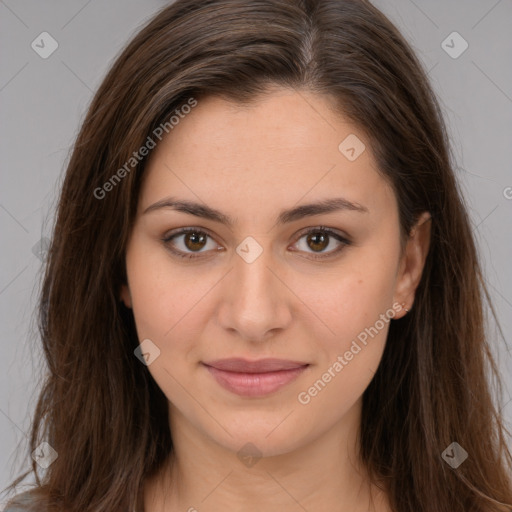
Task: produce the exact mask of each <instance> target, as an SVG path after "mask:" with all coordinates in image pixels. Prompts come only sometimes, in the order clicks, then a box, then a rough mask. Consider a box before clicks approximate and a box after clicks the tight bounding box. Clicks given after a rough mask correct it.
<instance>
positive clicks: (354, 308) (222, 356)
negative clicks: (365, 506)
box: [121, 89, 427, 455]
mask: <svg viewBox="0 0 512 512" xmlns="http://www.w3.org/2000/svg"><path fill="white" fill-rule="evenodd" d="M347 137H349V139H347ZM345 139H347V141H346V142H343V141H345ZM340 144H341V146H340ZM362 144H364V146H363V145H362ZM350 148H353V149H354V150H353V151H352V150H351V149H350ZM364 148H365V149H364ZM306 205H308V206H306ZM309 205H312V206H309ZM314 205H316V206H314ZM185 230H186V231H185ZM421 233H422V231H418V234H416V235H415V236H413V237H412V238H411V239H410V241H409V243H408V245H407V248H406V250H405V252H404V253H402V252H401V250H400V230H399V219H398V209H397V201H396V197H395V195H394V192H393V190H392V188H391V186H390V185H389V184H388V183H387V181H386V180H385V179H384V178H383V177H382V176H381V175H380V174H379V173H378V172H377V168H376V164H375V161H374V159H373V156H372V153H371V147H370V141H369V140H367V139H366V138H365V136H364V134H363V133H361V132H360V131H359V130H358V129H357V128H356V127H355V126H353V125H351V124H350V123H349V122H347V121H346V120H345V119H343V118H342V117H340V115H339V114H335V113H334V112H333V111H331V109H330V108H329V103H328V102H327V99H326V98H324V97H321V96H318V95H314V94H313V93H309V92H305V91H303V92H301V93H297V92H295V91H289V90H286V89H276V90H274V91H272V92H269V93H268V94H266V95H264V96H262V97H260V98H258V100H257V101H255V102H254V103H252V104H251V105H250V106H248V107H242V106H240V105H236V104H233V103H231V102H226V101H224V100H222V99H220V98H215V97H210V98H207V99H204V100H201V101H199V102H198V104H197V106H196V107H195V108H194V109H192V111H191V112H190V113H189V114H188V115H186V116H185V117H184V118H182V119H181V120H180V122H179V124H178V125H176V126H174V128H173V130H172V131H171V132H170V133H169V135H167V136H166V138H163V140H162V142H160V143H159V144H158V145H157V147H156V148H155V149H153V153H152V155H151V159H150V161H149V164H148V167H147V170H146V176H145V180H144V183H143V187H142V190H141V194H140V198H139V205H138V213H137V218H136V222H135V225H134V228H133V232H132V236H131V239H130V242H129V245H128V247H127V253H126V266H127V284H126V286H124V287H123V289H122V292H121V298H122V300H123V301H124V303H125V304H126V305H127V306H128V307H130V308H132V309H133V314H134V317H135V322H136V327H137V333H138V337H139V340H140V342H141V343H142V345H141V347H142V351H143V352H145V353H148V354H149V356H147V357H148V360H147V362H148V363H149V365H148V369H149V371H150V372H151V374H152V376H153V377H154V379H155V381H156V382H157V383H158V385H159V386H160V388H161V389H162V391H163V392H164V394H165V395H166V396H167V398H168V400H169V404H170V424H171V431H172V428H173V426H176V428H179V427H180V426H183V425H186V426H187V428H188V429H190V430H191V431H193V432H195V433H197V434H198V435H199V436H200V437H201V438H203V439H208V440H213V441H214V442H215V444H216V445H220V446H222V447H224V448H227V449H229V450H232V451H233V452H237V451H238V450H239V449H240V448H241V447H242V446H244V445H246V443H252V444H254V445H255V446H256V447H257V448H258V450H260V451H261V452H262V453H263V454H265V455H277V454H282V453H287V452H291V451H293V450H296V449H299V448H301V447H304V446H306V445H307V444H308V443H312V442H313V441H315V439H318V438H320V437H321V436H322V435H323V434H325V433H326V432H328V431H332V429H333V428H336V427H337V426H341V425H343V424H344V422H346V421H347V418H349V417H352V416H351V415H352V413H353V411H354V410H356V409H357V407H358V406H359V405H360V403H361V396H362V393H363V392H364V390H365V389H366V387H367V386H368V384H369V383H370V381H371V379H372V377H373V375H374V373H375V371H376V369H377V367H378V365H379V362H380V359H381V356H382V353H383V349H384V346H385V341H386V336H387V332H388V329H389V324H390V322H391V321H399V320H398V319H399V318H400V317H401V316H403V315H404V314H405V311H404V310H403V308H402V306H401V305H400V304H401V303H405V307H407V308H410V307H411V304H412V302H413V299H414V290H415V288H416V286H417V284H418V282H419V279H420V276H421V270H422V267H423V263H424V258H425V255H426V251H427V243H426V242H425V240H426V235H425V236H423V235H422V234H421ZM143 340H146V341H143ZM148 340H149V341H148ZM232 358H236V359H237V360H235V361H232V360H231V361H230V359H232ZM268 359H272V360H278V361H272V360H271V361H263V362H262V360H268ZM219 360H220V362H219ZM226 360H228V361H226ZM252 363H256V364H254V365H253V364H252ZM141 364H142V363H141Z"/></svg>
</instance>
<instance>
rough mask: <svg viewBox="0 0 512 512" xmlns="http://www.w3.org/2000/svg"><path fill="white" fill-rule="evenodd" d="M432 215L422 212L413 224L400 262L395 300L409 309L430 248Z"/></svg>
mask: <svg viewBox="0 0 512 512" xmlns="http://www.w3.org/2000/svg"><path fill="white" fill-rule="evenodd" d="M431 220H432V216H431V215H430V213H429V212H423V213H422V214H421V215H420V217H419V219H418V221H417V222H416V224H415V225H414V227H413V229H412V230H411V233H410V235H409V239H408V240H407V244H406V247H405V250H404V254H403V256H402V261H401V262H400V270H399V274H398V277H397V285H396V288H395V300H396V301H397V302H399V303H400V304H402V303H403V304H405V307H406V308H407V309H411V306H412V304H413V302H414V294H415V292H416V288H417V287H418V285H419V283H420V281H421V276H422V274H423V268H424V266H425V261H426V259H427V255H428V251H429V248H430V237H431V225H432V222H431Z"/></svg>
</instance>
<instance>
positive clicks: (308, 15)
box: [10, 0, 512, 512]
mask: <svg viewBox="0 0 512 512" xmlns="http://www.w3.org/2000/svg"><path fill="white" fill-rule="evenodd" d="M270 85H280V86H285V87H289V88H292V89H295V90H297V91H300V90H301V89H302V90H309V91H313V92H315V93H317V94H321V95H324V96H325V97H328V98H332V99H333V102H332V105H333V108H335V109H336V111H337V112H339V113H340V114H342V115H343V116H346V117H347V118H348V119H349V120H351V121H352V122H353V123H355V124H356V125H357V126H358V127H360V129H361V130H362V131H363V132H364V133H365V134H366V135H367V136H368V139H369V140H370V141H371V142H372V150H373V152H374V155H375V158H376V160H377V164H378V167H379V171H380V172H381V173H382V175H383V176H384V177H385V178H386V179H387V180H389V182H390V183H391V184H392V186H393V188H394V191H395V193H396V197H397V199H398V204H399V215H400V227H401V233H402V236H403V237H404V238H405V237H407V235H408V234H409V233H410V230H411V228H412V226H413V224H414V222H415V220H416V219H417V218H418V216H419V214H420V213H421V212H423V211H429V212H430V213H431V215H432V221H431V222H432V226H431V229H432V231H431V236H432V239H431V245H430V251H429V254H428V258H427V261H426V265H425V268H424V272H423V276H422V280H421V282H420V285H419V287H418V289H417V291H416V297H415V302H414V306H413V308H412V310H411V312H410V313H409V314H408V315H407V316H406V317H405V318H404V319H402V320H400V321H399V322H391V325H390V329H389V334H388V340H387V344H386V348H385V352H384V355H383V359H382V362H381V364H380V366H379V368H378V371H377V373H376V374H375V376H374V379H373V380H372V382H371V384H370V385H369V387H368V388H367V390H366V391H365V393H364V397H363V416H362V423H361V432H360V453H361V457H362V460H363V461H364V463H365V465H366V466H367V467H368V470H369V473H370V475H371V477H372V479H373V480H374V481H375V482H376V483H379V485H381V486H384V488H385V489H386V491H387V493H388V496H389V499H390V503H391V506H392V507H393V510H395V511H397V512H410V511H412V510H414V511H415V512H468V511H504V510H507V509H509V508H510V507H512V484H511V479H510V473H509V472H510V468H511V467H512V458H511V454H510V451H509V449H508V447H507V437H506V436H507V434H508V433H507V431H506V430H505V428H504V426H503V423H502V419H501V418H500V414H499V411H498V409H497V406H496V405H495V402H494V398H493V396H492V387H491V383H492V382H497V381H499V376H498V372H497V370H496V366H495V363H494V361H493V359H492V356H491V351H490V346H489V343H488V339H487V334H486V332H487V318H486V317H485V315H484V309H483V306H484V299H486V300H487V301H489V294H488V292H487V289H486V285H485V282H484V279H483V277H482V272H481V268H480V266H479V262H478V258H477V251H476V248H475V242H474V238H473V234H472V231H471V226H470V222H469V220H468V214H467V209H466V206H465V204H464V201H463V198H462V194H461V192H460V190H459V188H458V185H457V183H456V180H455V177H454V172H453V167H454V164H453V156H452V154H451V150H450V145H449V139H448V136H447V131H446V128H445V125H444V121H443V118H442V111H441V109H440V106H439V104H438V102H437V100H436V97H435V95H434V93H433V92H432V89H431V87H430V85H429V82H428V79H427V75H426V73H425V71H424V69H423V67H422V65H421V64H420V62H419V61H418V60H417V58H416V56H415V55H414V53H413V51H412V50H411V48H410V47H409V45H408V44H407V42H406V41H405V40H404V39H403V37H402V36H401V35H400V34H399V32H398V31H397V29H396V28H395V27H394V26H393V25H392V24H391V22H390V21H389V20H388V19H387V18H386V17H385V16H384V15H383V14H382V13H381V12H380V11H379V10H377V9H376V8H375V7H374V6H372V5H371V4H370V3H369V2H367V1H364V0H289V1H282V0H254V1H247V0H177V1H176V2H175V3H172V4H171V5H169V6H168V7H166V8H164V9H163V10H161V12H159V13H158V14H157V15H156V16H155V17H154V18H153V19H152V20H151V21H150V22H149V23H148V24H147V25H146V26H145V27H144V28H143V29H142V30H141V31H140V32H139V33H138V34H137V35H136V36H135V38H134V39H133V40H132V41H131V42H130V43H129V44H128V46H127V47H126V48H125V49H124V51H123V52H122V53H121V54H120V56H119V57H118V58H117V60H116V61H115V63H114V65H113V66H112V68H111V70H110V72H109V73H108V75H107V76H106V78H105V79H104V81H103V83H102V85H101V86H100V88H99V90H98V92H97V94H96V95H95V97H94V99H93V101H92V103H91V106H90V108H89V111H88V114H87V116H86V118H85V120H84V122H83V126H82V128H81V131H80V133H79V135H78V138H77V140H76V143H75V146H74V150H73V153H72V156H71V158H70V161H69V165H68V168H67V173H66V176H65V180H64V183H63V186H62V192H61V196H60V202H59V205H58V212H57V218H56V223H55V226H54V234H53V239H52V242H51V247H50V249H49V253H48V258H47V264H46V269H45V275H44V281H43V286H42V292H41V299H40V307H39V317H38V318H39V328H40V333H41V337H42V343H43V348H44V353H45V357H46V362H47V367H48V370H47V374H46V376H45V381H44V386H43V389H42V390H41V394H40V397H39V400H38V403H37V407H36V411H35V416H34V420H33V425H32V433H31V441H30V448H31V451H32V450H34V449H35V448H36V447H37V446H38V445H39V444H40V443H41V442H42V441H43V440H45V441H47V442H48V443H49V444H50V445H51V446H52V447H53V448H54V449H55V450H56V451H57V452H58V454H59V456H58V457H57V459H56V460H55V461H54V462H53V463H52V464H51V465H50V467H49V468H48V469H47V471H46V472H45V474H44V477H43V478H42V479H41V478H40V477H39V475H38V466H37V464H36V462H35V461H34V462H32V469H31V471H32V472H33V473H34V474H35V476H36V481H37V483H38V487H37V489H34V491H33V493H34V496H35V497H37V498H38V499H40V501H39V505H38V507H37V509H38V510H41V508H40V503H44V504H45V506H48V507H49V508H48V510H60V511H62V510H66V511H67V512H78V511H79V512H92V511H95V512H103V511H105V512H106V511H108V512H111V511H118V510H119V511H121V510H128V511H130V512H131V511H132V510H134V509H135V507H136V505H140V503H141V495H142V490H143V487H142V485H143V482H144V480H145V478H146V477H148V476H149V475H152V474H154V472H156V471H157V470H158V469H159V468H160V467H161V466H162V464H163V463H164V461H165V460H166V459H167V458H168V457H169V455H170V454H171V453H172V450H173V446H172V442H171V435H170V431H169V423H168V415H167V405H168V404H167V399H166V397H165V396H164V394H163V393H162V391H161V390H160V389H159V387H158V386H157V385H156V383H155V381H154V380H153V379H152V377H151V375H150V373H149V372H148V370H147V368H146V367H145V366H144V365H142V364H141V363H140V362H139V361H138V359H137V358H136V357H135V356H134V354H133V351H134V349H135V348H136V347H137V346H138V340H137V336H136V331H135V325H134V319H133V315H132V313H131V310H129V309H127V308H126V307H125V306H124V305H123V304H122V303H121V302H120V299H119V290H120V286H121V284H122V283H123V282H125V279H126V271H125V262H124V256H125V248H126V243H127V240H128V238H129V235H130V231H131V228H132V225H133V220H134V215H135V211H136V206H137V200H138V196H139V190H140V185H141V180H142V178H143V175H144V169H145V167H146V163H147V158H146V157H144V158H140V160H139V159H138V160H137V162H136V165H132V164H130V165H131V166H128V167H127V166H126V163H127V162H129V161H130V158H133V152H137V151H138V150H139V148H141V147H142V146H144V145H145V144H146V141H147V140H148V136H150V135H151V134H152V133H154V130H155V129H156V128H158V127H159V126H160V125H162V124H163V123H166V122H168V121H169V118H170V117H171V116H172V115H173V113H174V112H176V111H177V110H178V111H179V109H180V108H181V106H183V105H184V104H186V103H187V102H189V101H190V98H193V99H194V100H195V101H198V102H200V101H201V99H202V98H204V97H206V96H208V95H218V96H222V97H224V98H226V99H230V100H232V101H238V102H241V103H250V101H251V100H252V99H254V98H255V97H256V96H257V95H258V94H263V93H265V92H266V91H267V90H268V87H269V86H270ZM123 167H124V169H125V171H126V172H124V173H120V172H119V171H118V170H119V169H121V168H123ZM114 175H117V176H118V178H121V179H119V180H117V179H116V180H113V179H112V178H113V176H114ZM120 175H121V176H120ZM107 182H109V183H110V186H105V184H106V183H107ZM98 189H101V190H103V191H105V190H107V189H108V193H105V194H103V193H102V192H101V193H100V192H98ZM95 191H96V193H95ZM99 196H102V197H99ZM489 304H490V301H489ZM491 311H492V313H493V318H494V320H495V321H496V322H497V320H496V315H495V313H494V309H493V308H492V305H491ZM491 377H494V378H495V380H492V379H491ZM452 442H457V443H458V444H459V445H460V446H461V447H463V448H464V449H465V450H466V451H467V452H468V454H469V458H468V459H467V460H466V461H465V462H464V463H463V464H461V465H460V466H459V467H458V468H456V469H455V468H453V467H451V466H450V465H449V464H447V463H446V462H445V460H443V457H442V453H443V451H444V450H445V449H446V448H447V447H448V446H449V445H450V444H451V443H452ZM29 473H30V471H29V472H27V473H25V474H24V475H22V476H21V477H20V478H18V479H17V480H16V481H15V482H14V483H13V484H12V485H11V486H10V488H11V489H12V488H13V487H14V486H15V485H17V484H18V483H19V482H20V481H21V480H22V479H24V478H25V476H26V475H27V474H29Z"/></svg>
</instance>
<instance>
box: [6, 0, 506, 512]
mask: <svg viewBox="0 0 512 512" xmlns="http://www.w3.org/2000/svg"><path fill="white" fill-rule="evenodd" d="M165 3H166V2H164V1H158V0H144V1H141V0H115V1H109V2H100V1H99V0H88V1H87V0H72V1H71V0H66V1H64V0H61V1H58V0H46V1H41V0H4V1H2V0H0V27H1V32H0V34H1V35H0V38H1V39H0V52H1V59H2V65H1V69H0V107H1V115H2V121H3V122H2V123H1V126H0V147H1V156H2V171H1V182H0V183H1V185H0V227H1V237H2V251H1V255H0V329H1V341H0V343H1V348H2V356H3V357H2V359H3V361H4V363H3V370H2V371H1V372H0V486H1V487H2V488H4V487H5V486H6V485H7V484H8V483H10V481H11V480H12V478H13V477H14V476H17V475H18V474H19V472H20V471H21V469H24V468H26V467H27V466H28V460H24V456H25V453H26V450H27V446H28V445H27V432H28V427H29V424H30V419H31V417H32V414H33V407H34V405H35V400H36V396H37V392H38V390H39V383H38V378H39V375H40V368H41V358H40V350H39V346H38V340H37V333H36V329H35V323H34V321H33V308H34V306H35V299H36V297H37V291H38V286H39V284H38V283H39V279H40V271H41V258H44V250H43V254H41V251H40V250H38V243H40V240H41V239H42V238H43V240H44V237H46V238H49V237H50V227H51V225H52V219H53V217H52V215H53V208H54V206H55V201H56V198H57V192H58V188H59V185H60V183H61V181H62V177H63V172H64V169H65V164H66V162H67V158H68V156H69V151H70V148H71V145H72V143H73V140H74V137H75V136H76V134H77V131H78V127H79V124H80V122H81V120H82V119H83V116H84V113H85V109H86V107H87V105H88V103H89V101H90V100H91V98H92V93H93V91H94V90H95V89H96V88H97V87H98V86H99V84H100V81H101V79H102V77H103V76H104V74H105V72H106V71H107V69H108V67H109V65H110V64H111V63H112V60H113V58H114V57H115V56H116V55H117V53H118V52H119V50H120V49H121V48H122V47H123V45H124V44H125V43H126V42H127V40H128V39H129V38H130V37H131V36H132V35H133V34H134V33H135V32H136V31H137V29H138V27H139V26H140V25H141V23H143V22H144V21H145V20H146V19H147V18H149V17H151V16H152V14H153V13H154V12H155V11H156V10H157V9H159V8H160V7H162V6H163V5H165ZM373 3H374V4H375V5H376V6H377V7H379V8H380V9H381V10H382V11H384V13H385V14H387V15H388V16H389V17H390V18H391V20H392V21H393V22H395V23H396V24H397V26H398V27H399V29H400V30H401V31H402V33H403V34H404V35H405V37H406V38H407V39H408V40H409V41H410V43H411V44H412V46H413V48H414V49H415V50H416V52H417V53H418V55H419V57H420V59H421V60H422V61H423V62H424V64H425V67H426V69H427V70H429V76H430V77H431V80H432V84H433V86H434V89H435V90H436V92H437V94H438V96H439V98H440V101H441V104H442V107H443V110H444V114H445V117H446V120H447V122H448V127H449V130H450V134H451V137H452V141H453V149H454V154H455V156H456V159H457V164H458V168H457V175H458V177H459V180H460V183H461V186H462V189H463V192H464V194H465V197H466V199H467V203H468V206H469V210H470V214H471V219H472V222H473V225H474V233H475V235H476V238H477V241H478V244H479V250H480V254H481V257H482V261H483V264H484V269H485V273H486V279H487V282H488V283H489V286H490V291H491V294H492V297H493V299H494V304H495V306H496V310H497V313H498V315H499V321H500V323H501V326H502V328H503V332H504V336H505V340H506V343H505V341H504V340H503V339H501V338H500V337H498V336H497V335H495V334H493V336H494V346H495V352H496V353H497V355H498V358H499V364H500V369H501V371H502V373H503V375H504V376H505V383H506V389H505V392H504V397H503V410H504V414H505V417H506V419H507V423H508V425H509V426H510V425H511V420H512V400H511V397H512V395H511V390H512V377H511V369H512V354H511V352H510V343H509V340H510V337H511V333H512V314H511V313H512V291H511V289H512V271H511V268H510V261H511V258H510V256H511V254H512V250H511V249H512V241H511V237H510V224H511V221H512V188H510V187H512V172H511V162H512V144H511V142H512V139H511V135H512V65H511V64H512V36H511V33H512V30H511V28H512V27H511V21H512V1H511V0H499V1H498V0H480V1H477V0H450V1H445V0H435V1H428V2H427V1H420V0H415V1H412V0H394V1H392V2H391V1H389V0H376V1H374V2H373ZM45 31H46V32H48V33H50V34H51V36H52V37H53V38H54V39H55V40H56V41H57V42H58V48H57V50H56V51H55V52H54V53H53V54H52V55H51V56H49V57H48V58H47V59H43V58H41V57H40V56H39V55H38V54H37V53H36V52H35V51H34V50H33V49H32V47H31V43H32V42H33V41H34V40H36V38H37V40H36V42H37V41H40V39H39V38H38V36H39V34H41V33H42V32H45ZM454 31H456V32H458V33H459V34H460V35H461V36H462V37H463V38H464V40H466V41H467V43H468V44H469V47H468V49H467V50H466V51H465V52H464V53H462V55H460V56H459V57H458V58H453V57H452V56H450V55H449V54H448V53H447V51H445V49H443V46H442V43H443V41H445V40H446V39H447V37H448V36H449V35H450V34H451V33H452V32H454ZM452 40H453V42H452ZM39 44H40V43H39ZM462 44H463V42H462V40H460V39H457V38H453V37H452V38H448V39H447V42H446V43H445V47H446V45H449V46H451V47H453V48H451V49H449V48H446V49H447V50H448V51H450V52H452V54H453V52H458V50H460V49H461V48H462V46H461V45H462ZM45 47H46V48H48V45H47V44H46V45H45ZM43 248H44V241H43ZM70 286H72V283H70ZM17 446H19V452H16V447H17ZM20 490H21V488H20ZM4 502H5V500H4V501H0V507H1V506H2V505H3V503H4Z"/></svg>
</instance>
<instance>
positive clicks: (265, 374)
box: [202, 358, 309, 397]
mask: <svg viewBox="0 0 512 512" xmlns="http://www.w3.org/2000/svg"><path fill="white" fill-rule="evenodd" d="M202 364H203V365H204V366H205V367H206V369H207V370H208V371H209V372H210V374H211V375H212V376H213V378H214V379H215V380H216V381H217V383H218V384H220V385H221V386H222V387H223V388H224V389H227V390H228V391H231V392H232V393H235V394H237V395H240V396H246V397H260V396H265V395H269V394H271V393H274V392H276V391H278V390H279V389H281V388H283V387H284V386H286V385H287V384H289V383H291V382H292V381H294V380H295V379H296V378H297V377H299V375H301V374H302V373H303V372H304V370H306V368H307V367H308V366H309V364H308V363H303V362H297V361H290V360H284V359H260V360H258V361H248V360H246V359H242V358H232V359H220V360H217V361H211V362H208V363H202Z"/></svg>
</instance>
